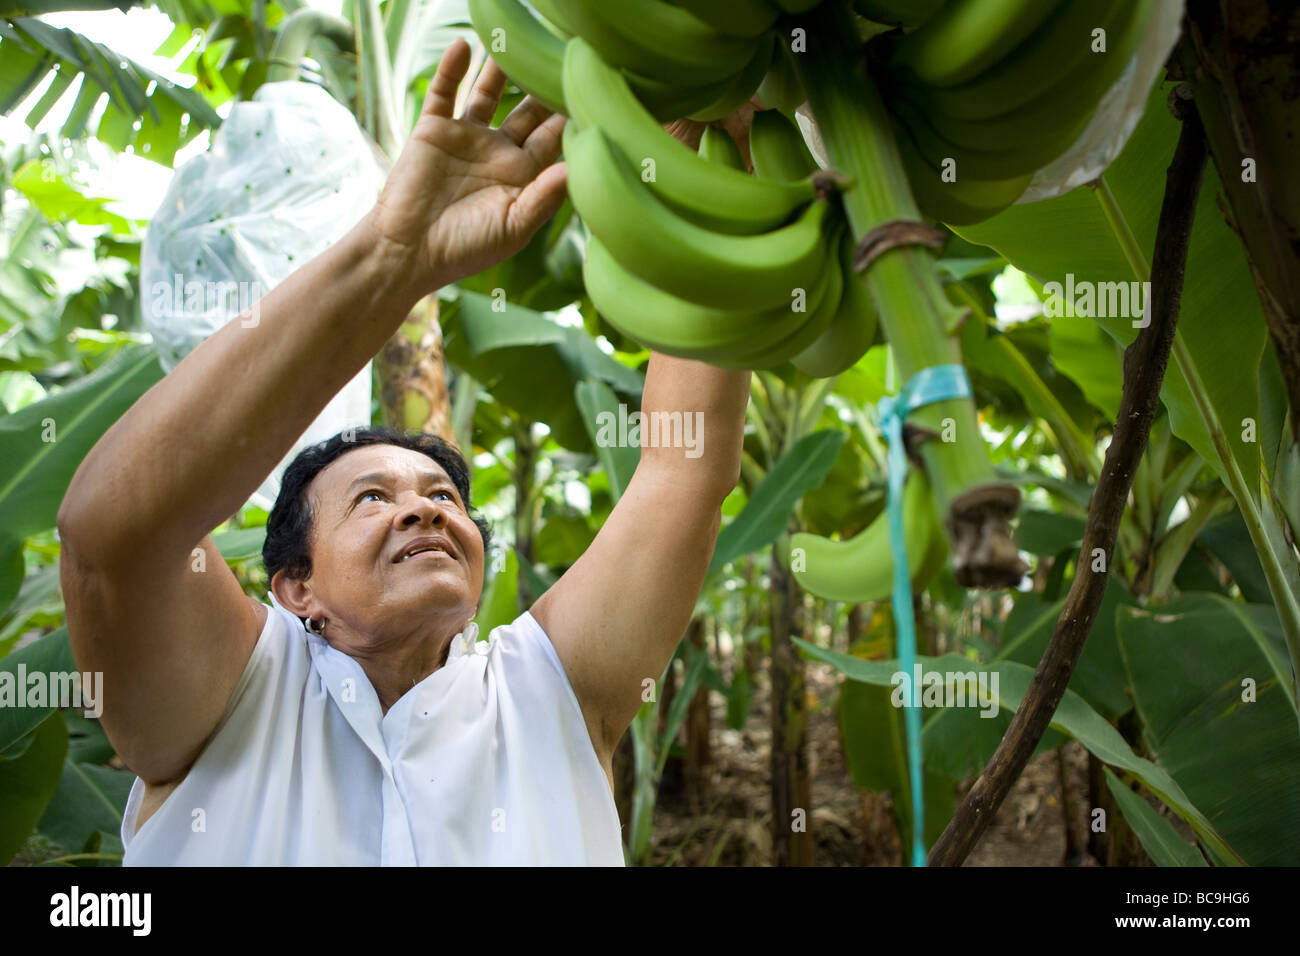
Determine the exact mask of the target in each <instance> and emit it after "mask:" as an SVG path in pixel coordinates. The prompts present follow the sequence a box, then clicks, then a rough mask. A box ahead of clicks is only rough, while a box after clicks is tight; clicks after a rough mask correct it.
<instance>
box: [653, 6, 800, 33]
mask: <svg viewBox="0 0 1300 956" xmlns="http://www.w3.org/2000/svg"><path fill="white" fill-rule="evenodd" d="M673 2H674V3H675V4H677V6H679V7H681V8H682V9H684V10H689V11H690V12H691V13H693V14H695V15H696V16H697V17H699V18H700V19H701V20H703V21H704V22H705V23H707V24H708V25H709V26H711V27H713V29H715V30H717V31H718V32H719V33H726V34H729V35H730V36H737V37H756V36H758V35H759V34H760V33H762V32H763V31H764V30H766V29H767V28H768V27H770V26H771V25H772V24H773V23H775V22H776V18H777V15H778V14H780V12H781V11H780V10H778V9H777V8H776V7H775V6H773V5H772V4H770V3H768V2H767V0H673Z"/></svg>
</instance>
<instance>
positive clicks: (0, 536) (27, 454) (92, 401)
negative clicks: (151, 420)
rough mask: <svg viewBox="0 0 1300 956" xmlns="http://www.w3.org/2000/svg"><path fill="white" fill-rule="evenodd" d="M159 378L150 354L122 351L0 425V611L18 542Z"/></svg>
mask: <svg viewBox="0 0 1300 956" xmlns="http://www.w3.org/2000/svg"><path fill="white" fill-rule="evenodd" d="M160 378H162V368H161V367H160V366H159V365H158V358H157V355H156V354H155V353H154V352H153V350H152V349H149V348H146V347H143V346H140V347H135V348H129V349H126V350H124V351H123V352H122V353H121V354H120V355H118V356H116V357H115V358H113V359H112V360H111V361H109V362H108V363H107V364H105V365H104V366H103V367H102V368H99V369H98V370H96V371H95V372H93V373H92V374H90V375H87V376H86V377H85V378H83V379H80V380H79V381H77V382H76V383H75V384H74V385H71V386H69V387H68V388H66V389H64V390H63V391H61V392H58V393H56V394H54V395H51V396H50V397H48V398H45V399H43V400H41V401H39V402H36V403H35V404H32V405H28V406H26V407H25V408H22V409H19V410H18V411H17V412H15V413H14V414H12V415H8V416H6V417H4V418H3V419H0V516H3V517H0V611H2V610H3V609H4V608H6V607H8V605H9V604H10V603H11V602H12V601H13V599H14V596H15V595H16V594H17V593H18V589H19V587H20V586H21V584H22V573H21V570H20V569H21V568H22V546H23V540H24V539H25V538H26V537H27V536H28V535H32V534H35V533H37V532H39V531H46V530H48V529H50V528H52V527H53V526H54V520H55V517H56V516H57V514H58V510H59V504H60V502H62V500H63V494H64V492H65V491H67V488H68V483H69V482H70V481H71V480H72V475H73V473H74V472H75V471H76V470H77V466H78V465H80V464H81V460H82V459H83V458H84V457H85V456H86V453H87V452H89V451H90V449H91V447H92V446H93V445H94V444H95V442H97V441H98V440H99V438H100V436H101V435H103V434H104V432H105V431H107V430H108V427H109V426H110V425H112V424H113V422H115V421H116V420H117V419H118V418H119V417H120V416H121V415H122V413H123V412H125V411H126V410H127V409H128V408H129V407H131V405H132V404H133V403H134V402H135V400H136V399H138V398H139V397H140V396H141V395H143V394H144V393H145V392H146V391H147V390H148V389H149V387H150V386H152V385H153V384H154V383H155V382H157V381H158V380H159V379H160Z"/></svg>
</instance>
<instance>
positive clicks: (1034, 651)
mask: <svg viewBox="0 0 1300 956" xmlns="http://www.w3.org/2000/svg"><path fill="white" fill-rule="evenodd" d="M1065 601H1066V599H1065V598H1061V599H1060V600H1059V601H1055V602H1052V603H1048V602H1046V601H1043V600H1041V599H1039V598H1037V597H1034V596H1029V595H1025V596H1022V597H1021V598H1020V599H1019V600H1018V601H1017V602H1016V609H1017V611H1020V612H1021V613H1023V614H1026V616H1027V617H1028V618H1029V620H1027V621H1024V627H1023V628H1021V629H1013V628H1012V627H1011V622H1010V621H1008V626H1007V628H1006V630H1005V631H1004V632H1003V635H1002V646H1001V647H1000V648H999V650H998V656H997V659H998V660H1008V661H1016V662H1017V663H1020V664H1025V665H1026V666H1028V667H1036V666H1038V662H1039V661H1040V660H1041V659H1042V657H1043V652H1044V651H1045V650H1046V649H1047V643H1048V641H1050V640H1051V638H1052V632H1053V631H1054V630H1055V629H1056V623H1057V621H1058V620H1059V619H1060V616H1061V610H1062V608H1064V607H1065ZM1133 603H1134V599H1133V596H1132V595H1131V594H1129V593H1128V591H1126V590H1125V588H1124V585H1123V583H1122V582H1120V581H1119V580H1117V579H1115V578H1114V577H1111V578H1110V580H1109V581H1108V582H1107V585H1106V592H1105V594H1104V595H1103V596H1102V601H1101V607H1099V608H1098V609H1097V617H1096V620H1095V621H1094V622H1093V625H1092V630H1091V631H1089V633H1088V642H1087V643H1086V644H1084V646H1083V653H1082V654H1081V655H1079V663H1078V666H1077V667H1075V669H1074V674H1073V676H1071V678H1070V690H1072V691H1074V692H1075V693H1077V694H1078V695H1079V696H1080V697H1082V698H1083V699H1084V700H1085V701H1087V702H1088V706H1089V707H1091V708H1092V709H1093V710H1095V711H1096V712H1097V713H1099V714H1101V715H1102V716H1103V717H1105V718H1106V719H1107V720H1110V721H1114V720H1117V719H1118V718H1119V716H1120V715H1121V714H1123V713H1125V712H1126V711H1127V710H1129V709H1130V708H1131V707H1132V706H1133V702H1132V700H1131V699H1130V698H1129V695H1128V690H1127V683H1128V682H1127V679H1126V676H1125V673H1124V662H1123V661H1122V660H1121V659H1120V654H1119V646H1118V645H1117V644H1116V641H1115V613H1116V611H1117V610H1118V609H1119V608H1120V607H1121V606H1129V605H1132V604H1133ZM1022 620H1023V619H1022ZM989 756H992V752H991V751H990V753H989Z"/></svg>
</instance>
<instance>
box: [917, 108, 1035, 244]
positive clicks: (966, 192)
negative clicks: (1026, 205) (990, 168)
mask: <svg viewBox="0 0 1300 956" xmlns="http://www.w3.org/2000/svg"><path fill="white" fill-rule="evenodd" d="M896 133H897V135H896V136H895V140H896V141H897V143H898V152H899V155H900V157H901V158H902V160H903V168H904V170H905V171H906V172H907V181H908V185H910V186H911V188H912V197H913V198H914V199H915V200H916V205H917V207H918V208H919V209H920V210H921V212H922V213H924V214H925V215H927V216H929V217H930V218H932V219H937V220H939V221H940V222H945V223H947V224H949V225H951V226H967V225H971V224H973V223H977V222H983V221H984V220H985V219H989V218H991V217H993V216H995V215H997V214H998V213H999V212H1001V211H1002V210H1003V209H1005V208H1006V207H1007V206H1010V205H1011V204H1012V203H1014V202H1015V201H1016V200H1017V199H1019V198H1020V196H1021V194H1023V193H1024V191H1025V189H1026V187H1028V185H1029V181H1030V180H1031V179H1033V178H1034V174H1033V173H1032V172H1029V173H1023V174H1021V175H1020V176H1018V177H1011V178H1007V179H1001V180H978V179H975V178H974V177H973V174H971V173H968V172H965V168H966V167H965V166H964V165H963V163H964V160H961V159H959V160H958V161H957V169H956V175H957V178H956V180H955V181H954V182H944V181H943V178H942V176H941V175H940V171H939V169H937V168H935V167H934V166H931V165H930V164H929V163H928V162H927V160H926V158H924V157H923V156H922V154H921V151H920V150H919V149H918V148H917V145H916V143H915V142H914V141H913V139H912V130H911V127H904V128H896Z"/></svg>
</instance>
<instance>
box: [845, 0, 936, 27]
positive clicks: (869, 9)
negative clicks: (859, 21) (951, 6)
mask: <svg viewBox="0 0 1300 956" xmlns="http://www.w3.org/2000/svg"><path fill="white" fill-rule="evenodd" d="M946 2H947V0H853V9H855V10H857V11H858V13H860V14H861V15H862V16H864V17H866V18H867V19H868V20H871V21H873V22H875V23H884V24H888V25H889V26H891V27H904V28H905V29H908V30H912V29H915V28H916V27H919V26H920V25H921V24H923V23H925V22H926V21H927V20H929V19H930V18H931V17H932V16H934V15H935V14H936V13H938V12H939V10H940V9H941V8H942V7H943V5H944V4H945V3H946Z"/></svg>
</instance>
